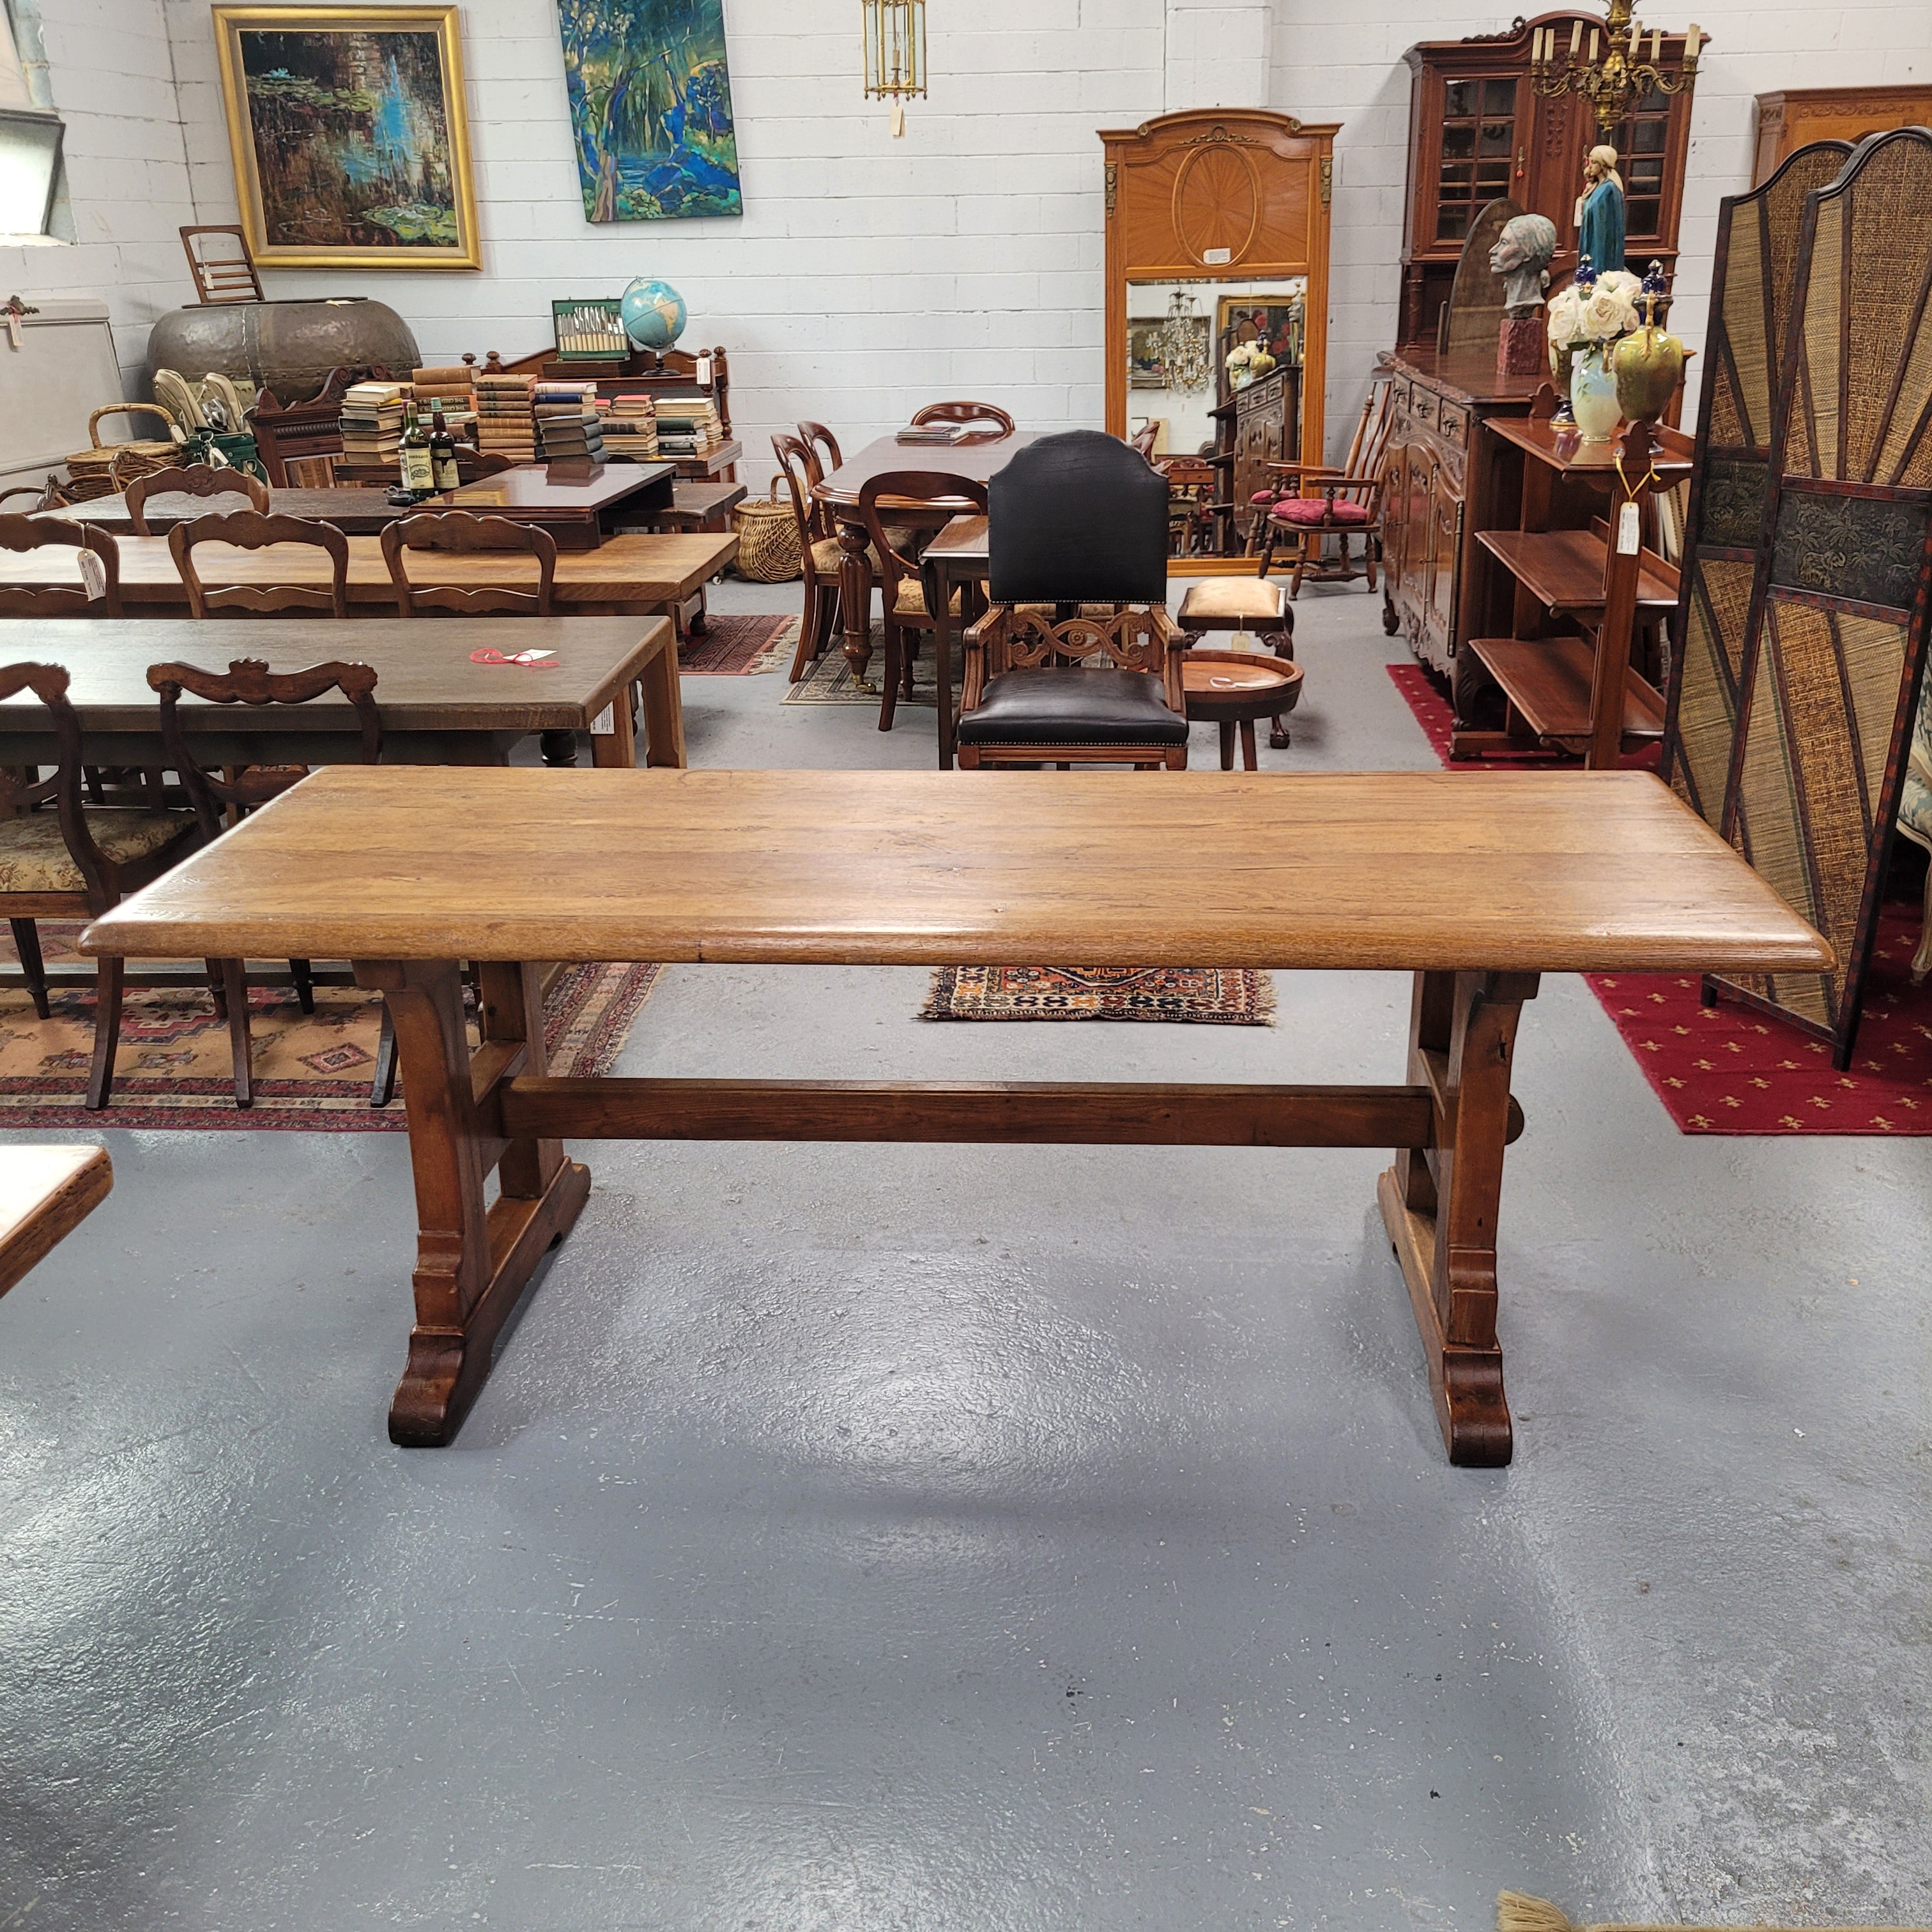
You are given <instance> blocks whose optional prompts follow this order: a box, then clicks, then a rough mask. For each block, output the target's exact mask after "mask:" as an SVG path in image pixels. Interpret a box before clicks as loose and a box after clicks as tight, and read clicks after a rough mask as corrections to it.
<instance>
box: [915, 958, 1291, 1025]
mask: <svg viewBox="0 0 1932 1932" xmlns="http://www.w3.org/2000/svg"><path fill="white" fill-rule="evenodd" d="M919 1017H920V1018H921V1019H929V1020H1181V1021H1192V1022H1195V1023H1196V1025H1205V1026H1273V1025H1274V981H1273V980H1271V979H1270V978H1269V977H1268V974H1265V973H1258V972H1254V971H1250V970H1249V969H1248V968H1219V967H1211V966H1209V967H1202V966H942V967H941V968H940V969H939V970H938V972H936V973H935V974H933V976H932V994H931V995H930V996H929V998H928V999H927V1001H926V1005H925V1006H924V1007H923V1008H922V1010H921V1011H920V1014H919Z"/></svg>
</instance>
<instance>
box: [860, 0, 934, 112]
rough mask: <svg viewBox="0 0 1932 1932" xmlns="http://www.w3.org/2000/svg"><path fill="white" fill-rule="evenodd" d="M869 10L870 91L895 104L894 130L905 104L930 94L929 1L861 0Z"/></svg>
mask: <svg viewBox="0 0 1932 1932" xmlns="http://www.w3.org/2000/svg"><path fill="white" fill-rule="evenodd" d="M861 4H862V6H863V7H864V8H865V95H866V98H867V99H868V100H879V101H891V103H892V133H893V134H894V135H895V136H900V135H903V134H904V132H905V104H906V102H907V101H908V100H910V98H912V97H913V96H914V95H919V96H921V97H923V96H924V95H925V93H926V0H861Z"/></svg>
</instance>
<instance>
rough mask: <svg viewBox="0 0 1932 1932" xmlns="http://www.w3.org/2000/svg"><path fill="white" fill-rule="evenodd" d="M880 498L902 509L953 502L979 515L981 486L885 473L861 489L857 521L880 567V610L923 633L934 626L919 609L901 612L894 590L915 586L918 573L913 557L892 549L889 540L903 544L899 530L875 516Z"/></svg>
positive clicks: (923, 472) (962, 479)
mask: <svg viewBox="0 0 1932 1932" xmlns="http://www.w3.org/2000/svg"><path fill="white" fill-rule="evenodd" d="M884 497H889V498H892V499H895V501H897V502H902V503H937V502H946V501H947V499H959V500H961V501H962V502H967V503H970V504H971V505H972V507H973V509H974V511H977V512H979V513H980V514H981V515H984V514H986V484H984V483H982V482H980V481H977V479H976V478H973V477H971V476H953V475H947V473H946V472H944V471H943V470H935V469H888V470H885V471H883V472H880V474H879V475H876V476H868V477H867V478H866V479H865V481H864V482H863V483H862V484H861V485H860V486H859V520H860V521H861V522H862V523H864V525H865V532H866V535H868V537H869V538H870V539H871V545H872V549H873V552H874V554H875V555H876V556H877V559H878V562H879V587H880V592H881V593H882V594H883V598H884V602H883V605H882V608H883V610H884V611H885V613H886V617H887V618H888V619H889V620H890V621H892V622H895V623H901V624H904V623H910V624H913V625H918V626H920V627H922V628H923V627H924V626H926V625H930V624H931V623H932V622H933V619H932V616H931V614H930V613H929V610H927V608H926V607H925V606H924V605H922V607H921V610H920V611H919V613H916V614H913V615H908V614H907V613H905V612H904V611H902V610H901V609H900V606H899V586H900V585H901V583H904V582H905V581H907V580H908V579H910V580H911V581H912V582H913V583H918V582H919V580H920V571H919V565H918V563H917V562H916V561H915V560H914V559H913V558H912V557H910V556H908V555H907V554H906V553H905V552H904V550H900V549H898V548H895V547H894V545H893V543H892V538H894V537H897V538H898V540H899V541H900V542H901V543H904V541H906V535H907V533H906V532H905V530H904V529H903V528H902V527H901V526H898V525H890V526H889V525H888V524H886V523H885V521H884V520H883V519H882V518H881V517H880V514H879V503H880V499H881V498H884ZM961 514H962V515H963V514H968V513H967V512H965V511H962V512H961Z"/></svg>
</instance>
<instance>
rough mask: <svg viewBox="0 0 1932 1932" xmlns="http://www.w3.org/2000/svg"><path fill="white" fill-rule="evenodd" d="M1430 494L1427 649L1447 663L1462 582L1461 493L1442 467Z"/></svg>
mask: <svg viewBox="0 0 1932 1932" xmlns="http://www.w3.org/2000/svg"><path fill="white" fill-rule="evenodd" d="M1431 480H1432V482H1433V487H1432V489H1431V490H1430V498H1429V511H1430V541H1429V549H1430V559H1431V562H1432V565H1433V575H1432V577H1431V578H1430V586H1429V619H1428V622H1429V641H1430V649H1432V650H1433V652H1436V654H1437V655H1439V657H1440V658H1443V659H1447V658H1448V656H1449V655H1450V646H1451V643H1452V642H1453V640H1454V637H1455V635H1456V592H1457V587H1458V586H1459V585H1460V583H1461V581H1462V554H1461V553H1462V534H1463V493H1462V490H1461V489H1460V487H1459V485H1458V483H1457V478H1456V476H1455V474H1454V472H1453V471H1452V470H1451V469H1450V467H1449V466H1448V463H1442V462H1439V463H1437V464H1436V468H1435V472H1434V475H1433V478H1432V479H1431Z"/></svg>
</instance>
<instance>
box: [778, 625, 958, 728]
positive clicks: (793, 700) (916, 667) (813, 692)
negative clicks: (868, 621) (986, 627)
mask: <svg viewBox="0 0 1932 1932" xmlns="http://www.w3.org/2000/svg"><path fill="white" fill-rule="evenodd" d="M844 640H845V634H844V632H843V631H840V632H838V634H836V635H835V636H834V637H833V638H832V641H831V642H830V643H829V644H827V645H826V647H825V648H824V649H823V650H822V651H821V652H819V654H818V655H817V657H816V658H814V659H813V660H812V661H811V663H810V664H807V665H806V666H805V675H804V676H802V678H800V679H799V681H798V682H797V683H796V684H795V685H793V686H792V687H791V688H790V690H789V691H787V692H786V693H785V694H784V697H782V698H781V700H779V701H780V703H784V704H869V705H871V706H873V707H874V709H877V705H878V702H879V680H880V678H882V677H883V676H885V674H886V647H885V645H884V643H883V641H882V640H880V637H879V635H878V633H877V631H874V633H873V634H872V658H871V662H870V663H869V664H867V665H866V667H865V682H864V683H863V684H861V683H860V682H859V681H858V679H856V678H855V677H854V676H853V675H852V667H851V665H850V664H849V663H848V662H847V660H846V656H845V652H844V649H843V646H844ZM953 658H954V661H953V677H954V679H956V680H957V679H958V677H959V649H958V646H957V644H955V646H954V652H953ZM899 702H900V703H901V704H923V705H926V706H931V707H932V708H933V709H938V704H939V685H938V678H937V674H936V673H935V669H934V666H933V661H932V645H931V643H927V644H926V646H924V648H923V649H922V650H921V651H920V652H919V655H918V656H917V657H916V658H914V659H913V667H912V695H911V696H910V697H907V696H906V695H905V694H904V692H903V691H901V693H900V694H899Z"/></svg>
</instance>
